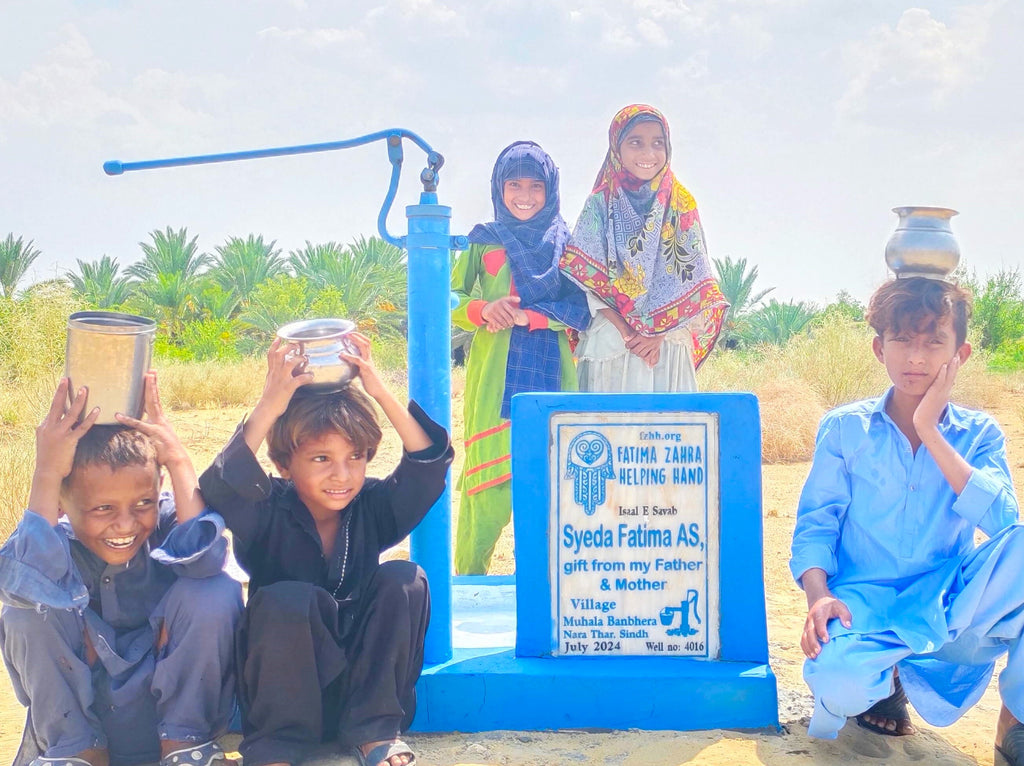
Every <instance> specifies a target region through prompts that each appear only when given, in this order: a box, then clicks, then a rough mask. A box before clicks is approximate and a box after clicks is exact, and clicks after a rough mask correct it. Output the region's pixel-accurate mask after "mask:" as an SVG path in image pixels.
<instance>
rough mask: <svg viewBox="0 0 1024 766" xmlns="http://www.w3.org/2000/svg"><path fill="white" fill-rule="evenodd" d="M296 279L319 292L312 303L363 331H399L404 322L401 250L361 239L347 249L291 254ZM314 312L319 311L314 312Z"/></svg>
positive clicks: (327, 246)
mask: <svg viewBox="0 0 1024 766" xmlns="http://www.w3.org/2000/svg"><path fill="white" fill-rule="evenodd" d="M288 263H289V265H290V266H291V268H292V271H293V272H294V273H295V275H296V276H297V277H300V278H303V279H305V280H306V281H307V282H308V283H309V284H310V286H311V287H312V288H314V289H316V290H318V291H320V292H321V294H320V295H319V296H317V297H316V298H314V299H311V302H310V305H312V303H313V302H318V303H319V304H320V306H321V307H324V306H332V307H334V310H335V311H337V312H340V313H342V314H343V315H345V316H347V317H350V318H352V319H354V320H356V321H357V322H359V323H360V325H361V326H362V327H363V328H364V329H370V328H374V329H376V330H379V331H394V332H397V331H399V330H400V328H401V324H402V321H403V319H404V317H405V306H406V265H405V254H404V252H403V251H402V250H400V249H399V248H397V247H394V246H393V245H389V244H388V243H387V242H384V240H382V239H379V238H377V237H370V238H369V239H367V238H365V237H360V238H359V239H357V240H355V241H353V242H352V244H351V245H349V246H348V247H346V248H342V247H341V246H340V245H338V243H336V242H327V243H324V244H321V245H313V244H311V243H310V242H306V246H305V248H303V249H302V250H295V251H292V252H291V253H289V255H288ZM314 308H315V307H314Z"/></svg>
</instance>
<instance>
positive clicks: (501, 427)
mask: <svg viewBox="0 0 1024 766" xmlns="http://www.w3.org/2000/svg"><path fill="white" fill-rule="evenodd" d="M491 202H492V203H493V205H494V220H493V221H491V222H489V223H484V224H480V225H478V226H475V227H474V228H473V230H472V231H471V232H470V234H469V241H470V247H469V249H468V250H466V251H464V252H463V253H462V254H461V255H460V256H459V258H458V260H457V262H456V264H455V269H454V272H453V274H452V290H453V291H454V292H455V293H456V294H457V295H458V296H459V299H460V300H459V305H458V307H457V308H456V309H455V311H454V312H453V321H454V323H455V324H456V325H457V326H458V327H460V328H462V329H464V330H469V331H472V332H474V337H473V343H472V346H471V347H470V351H469V356H468V358H467V362H466V393H465V435H466V436H465V439H466V458H465V462H464V465H463V473H462V477H461V478H460V484H459V485H460V488H461V490H462V501H461V505H460V508H459V524H458V534H457V540H456V549H455V565H456V571H458V572H459V573H460V574H482V573H484V572H486V570H487V566H488V564H489V562H490V559H491V555H492V553H493V550H494V545H495V542H496V541H497V539H498V536H499V535H500V533H501V530H502V528H503V527H504V526H505V524H507V523H508V520H509V518H510V514H511V511H512V505H511V491H510V484H509V479H510V478H511V472H510V468H509V463H510V441H509V428H508V427H509V420H508V418H509V408H510V404H511V399H512V396H513V395H515V394H517V393H525V392H536V391H563V390H575V389H576V380H575V378H574V377H573V376H574V375H575V366H574V364H573V361H572V351H571V349H570V344H569V337H568V331H574V330H582V329H585V328H586V326H587V324H588V323H589V322H590V311H589V310H588V308H587V302H586V298H585V296H584V294H583V292H582V291H581V290H580V289H579V288H578V287H576V286H575V285H574V284H573V283H572V282H571V281H569V280H568V279H567V278H566V277H564V276H563V275H562V273H561V272H560V271H559V269H558V262H559V259H560V258H561V255H562V252H563V250H564V249H565V245H566V243H567V242H568V239H569V229H568V227H567V226H566V224H565V221H564V220H563V219H562V216H561V214H560V212H559V207H560V202H559V190H558V168H557V167H556V166H555V163H554V162H553V161H552V160H551V158H550V157H549V156H548V155H547V153H546V152H545V151H544V150H543V149H541V148H540V147H539V146H538V145H537V144H535V143H533V142H532V141H517V142H516V143H514V144H512V145H510V146H508V147H506V148H505V149H504V150H503V151H502V152H501V154H500V155H499V156H498V160H497V162H496V163H495V165H494V172H493V173H492V174H491ZM481 330H486V332H480V331H481Z"/></svg>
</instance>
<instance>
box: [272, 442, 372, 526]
mask: <svg viewBox="0 0 1024 766" xmlns="http://www.w3.org/2000/svg"><path fill="white" fill-rule="evenodd" d="M366 463H367V459H366V453H365V452H362V451H360V450H358V449H356V448H355V447H354V446H353V444H352V442H350V441H349V440H348V439H346V438H345V437H344V436H342V435H341V434H339V433H327V434H324V435H322V436H318V437H315V438H312V439H307V440H306V441H304V442H302V443H301V444H300V445H299V446H298V447H297V448H296V450H295V452H294V453H292V456H291V460H290V461H289V463H288V466H287V467H284V466H278V470H280V472H281V475H282V476H283V477H284V478H286V479H291V480H292V481H293V482H294V483H295V491H296V492H297V493H298V495H299V499H300V500H301V501H302V502H303V503H304V504H305V506H306V507H307V508H308V509H309V512H310V513H311V514H312V515H313V518H314V519H317V520H323V519H326V518H329V517H331V516H335V515H337V514H339V513H340V512H341V511H343V510H344V509H345V508H347V507H348V505H349V503H351V502H352V500H353V498H355V496H356V495H358V494H359V491H360V490H361V489H362V488H363V483H364V482H365V481H366Z"/></svg>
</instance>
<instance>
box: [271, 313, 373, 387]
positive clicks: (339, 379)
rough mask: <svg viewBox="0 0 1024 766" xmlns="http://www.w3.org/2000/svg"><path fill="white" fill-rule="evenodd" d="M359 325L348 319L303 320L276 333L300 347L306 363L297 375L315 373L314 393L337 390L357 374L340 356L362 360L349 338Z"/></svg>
mask: <svg viewBox="0 0 1024 766" xmlns="http://www.w3.org/2000/svg"><path fill="white" fill-rule="evenodd" d="M355 329H356V323H355V322H351V321H349V320H348V319H336V318H332V319H303V320H300V321H298V322H289V323H288V324H286V325H285V326H284V327H282V328H280V329H279V330H278V331H277V337H279V338H280V339H281V340H283V341H287V342H289V343H297V344H298V345H299V350H298V353H299V354H300V355H302V356H304V357H306V361H305V362H304V363H303V364H301V365H300V366H299V367H297V368H296V369H295V374H296V375H300V374H302V373H303V372H311V373H313V382H312V383H308V384H307V386H310V387H313V388H314V389H329V388H336V387H338V386H342V385H344V384H346V383H348V382H349V381H350V380H352V378H354V377H355V376H356V374H357V373H358V369H357V368H356V366H355V365H353V364H350V363H348V362H346V361H345V360H344V359H342V358H341V357H340V356H339V354H341V353H342V352H344V353H346V354H349V355H351V356H359V349H358V348H356V345H355V344H354V343H353V342H352V341H351V339H350V338H348V335H350V334H351V333H353V332H355Z"/></svg>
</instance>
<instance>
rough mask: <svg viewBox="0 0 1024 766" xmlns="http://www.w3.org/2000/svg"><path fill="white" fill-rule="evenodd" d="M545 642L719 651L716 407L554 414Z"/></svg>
mask: <svg viewBox="0 0 1024 766" xmlns="http://www.w3.org/2000/svg"><path fill="white" fill-rule="evenodd" d="M550 445H551V446H550V449H551V455H550V461H551V462H550V465H551V466H552V468H553V470H552V472H551V476H552V482H553V486H552V491H551V498H552V505H553V507H552V509H551V515H550V518H551V525H552V527H551V534H550V540H551V555H550V562H551V582H552V589H551V594H552V614H553V615H554V618H555V619H554V624H553V631H554V632H553V635H552V653H553V654H555V655H560V656H609V655H644V656H652V655H653V656H661V655H666V656H667V655H672V656H685V657H704V658H710V659H714V658H716V657H717V656H718V649H719V637H718V625H719V592H718V549H719V547H718V530H719V526H718V513H719V486H718V475H719V472H718V452H719V450H718V415H717V414H716V413H707V412H678V413H651V412H618V413H616V412H602V413H596V412H578V413H574V412H564V413H558V414H556V415H554V416H552V418H551V441H550Z"/></svg>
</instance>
